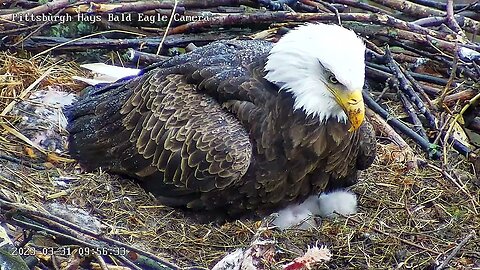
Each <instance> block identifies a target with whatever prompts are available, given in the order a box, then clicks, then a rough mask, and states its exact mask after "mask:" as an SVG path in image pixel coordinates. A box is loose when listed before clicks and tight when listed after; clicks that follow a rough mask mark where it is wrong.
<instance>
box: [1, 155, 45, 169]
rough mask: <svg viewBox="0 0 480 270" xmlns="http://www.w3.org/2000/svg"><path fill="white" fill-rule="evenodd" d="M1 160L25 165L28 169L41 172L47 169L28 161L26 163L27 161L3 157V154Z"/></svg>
mask: <svg viewBox="0 0 480 270" xmlns="http://www.w3.org/2000/svg"><path fill="white" fill-rule="evenodd" d="M0 159H3V160H7V161H10V162H14V163H17V164H21V165H24V166H26V167H30V168H32V169H35V170H39V171H40V170H45V169H46V167H45V166H41V165H37V164H34V163H31V162H28V161H25V160H21V159H19V158H15V157H11V156H6V155H2V154H0Z"/></svg>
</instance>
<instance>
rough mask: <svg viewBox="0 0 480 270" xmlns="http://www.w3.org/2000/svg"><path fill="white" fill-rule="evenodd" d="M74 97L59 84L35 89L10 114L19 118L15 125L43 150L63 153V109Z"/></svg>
mask: <svg viewBox="0 0 480 270" xmlns="http://www.w3.org/2000/svg"><path fill="white" fill-rule="evenodd" d="M75 99H76V95H75V94H73V93H69V92H65V91H63V90H62V89H61V88H60V87H59V86H49V87H47V88H45V89H43V90H38V91H36V92H34V93H32V94H31V95H30V96H29V97H28V98H27V99H25V100H22V101H21V102H19V103H17V104H16V105H15V107H14V108H13V109H12V111H11V114H13V115H16V116H19V117H20V122H19V123H18V124H16V126H15V127H16V128H17V129H18V130H19V131H20V133H22V134H23V135H25V136H26V137H27V138H28V139H30V140H31V141H32V142H33V143H35V144H36V145H39V146H40V147H42V148H43V149H46V150H49V151H53V152H56V153H63V152H65V151H66V150H67V136H66V131H65V128H66V126H67V119H66V117H65V115H64V114H63V108H64V107H65V106H67V105H70V104H72V103H73V102H74V101H75Z"/></svg>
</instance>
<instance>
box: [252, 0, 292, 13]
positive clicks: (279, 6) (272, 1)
mask: <svg viewBox="0 0 480 270" xmlns="http://www.w3.org/2000/svg"><path fill="white" fill-rule="evenodd" d="M297 1H298V0H258V3H259V4H260V5H262V6H264V7H266V8H268V9H270V10H273V11H279V10H285V8H284V6H285V5H287V6H289V5H293V4H294V3H295V2H297Z"/></svg>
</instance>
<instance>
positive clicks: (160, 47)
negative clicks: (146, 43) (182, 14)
mask: <svg viewBox="0 0 480 270" xmlns="http://www.w3.org/2000/svg"><path fill="white" fill-rule="evenodd" d="M177 5H178V0H175V3H174V4H173V8H172V14H170V19H169V20H168V24H167V27H166V28H165V32H164V33H163V37H162V40H161V41H160V44H158V49H157V55H159V54H160V50H161V49H162V46H163V42H164V41H165V38H166V37H167V35H168V31H169V30H170V26H171V25H172V22H173V18H174V17H175V16H174V15H175V12H176V9H177Z"/></svg>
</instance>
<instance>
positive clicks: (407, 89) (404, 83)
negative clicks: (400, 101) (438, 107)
mask: <svg viewBox="0 0 480 270" xmlns="http://www.w3.org/2000/svg"><path fill="white" fill-rule="evenodd" d="M385 58H386V59H387V61H388V62H387V66H388V67H389V68H390V69H391V70H392V72H393V74H394V75H395V76H396V77H397V79H398V81H399V83H400V85H399V88H400V90H402V91H403V92H404V93H405V94H406V95H407V97H408V98H409V99H410V100H411V101H412V102H413V103H414V104H415V106H417V108H418V109H419V110H420V112H421V113H422V114H423V115H424V116H425V118H426V119H427V122H428V125H429V127H430V128H432V129H437V120H436V117H435V116H434V115H433V114H432V113H431V112H430V110H429V109H428V108H427V107H426V106H425V104H424V103H423V101H422V100H421V99H420V97H419V96H418V94H417V93H416V92H415V90H414V89H413V87H412V86H411V84H410V82H409V81H408V80H407V78H406V77H405V74H404V69H403V68H402V67H400V66H399V65H398V63H397V62H396V61H395V60H394V59H393V58H392V54H391V52H390V50H389V49H388V48H387V49H386V50H385Z"/></svg>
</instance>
